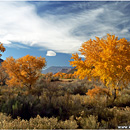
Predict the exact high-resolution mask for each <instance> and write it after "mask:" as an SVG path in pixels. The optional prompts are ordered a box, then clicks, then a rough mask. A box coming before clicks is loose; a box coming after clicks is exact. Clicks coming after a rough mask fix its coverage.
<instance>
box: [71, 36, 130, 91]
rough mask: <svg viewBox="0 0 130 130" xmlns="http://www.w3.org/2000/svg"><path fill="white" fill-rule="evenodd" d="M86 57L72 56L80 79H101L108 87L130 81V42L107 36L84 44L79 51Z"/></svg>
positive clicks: (73, 64) (72, 62)
mask: <svg viewBox="0 0 130 130" xmlns="http://www.w3.org/2000/svg"><path fill="white" fill-rule="evenodd" d="M79 51H80V52H81V54H82V55H84V57H85V58H84V60H82V59H81V58H80V57H79V55H78V54H77V53H76V54H72V59H73V60H74V61H70V64H71V65H72V66H73V67H74V66H76V69H77V72H75V74H76V75H78V76H79V78H80V79H83V78H85V77H86V76H87V77H88V78H90V79H91V78H92V77H99V78H100V79H101V80H102V81H103V83H105V84H106V86H109V85H111V86H112V87H114V88H115V86H119V82H120V85H122V86H124V85H127V84H128V82H129V81H130V73H129V72H130V42H128V41H127V40H126V39H125V38H122V39H118V37H115V35H110V34H107V37H106V38H101V39H100V38H99V37H96V40H91V39H90V40H88V41H87V42H84V43H83V44H82V46H81V48H80V50H79Z"/></svg>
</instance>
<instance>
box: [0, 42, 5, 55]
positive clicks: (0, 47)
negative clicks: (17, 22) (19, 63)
mask: <svg viewBox="0 0 130 130" xmlns="http://www.w3.org/2000/svg"><path fill="white" fill-rule="evenodd" d="M0 51H1V52H4V51H5V47H4V46H3V44H2V43H0ZM1 56H2V54H0V57H1Z"/></svg>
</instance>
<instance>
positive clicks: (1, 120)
mask: <svg viewBox="0 0 130 130" xmlns="http://www.w3.org/2000/svg"><path fill="white" fill-rule="evenodd" d="M77 127H78V125H77V122H76V120H74V118H73V117H71V118H70V119H69V120H65V121H58V119H57V118H54V117H51V118H47V117H43V118H41V117H40V116H39V115H37V117H36V118H30V120H29V121H28V120H23V119H22V120H21V119H20V117H17V119H12V118H11V117H10V116H6V115H5V114H3V113H0V128H1V129H59V128H64V129H71V128H73V129H76V128H77Z"/></svg>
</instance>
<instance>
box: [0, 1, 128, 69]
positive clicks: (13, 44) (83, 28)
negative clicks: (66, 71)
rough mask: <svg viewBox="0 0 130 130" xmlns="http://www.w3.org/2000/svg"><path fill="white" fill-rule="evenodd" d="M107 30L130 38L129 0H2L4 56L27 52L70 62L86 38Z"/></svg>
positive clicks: (59, 63) (64, 63)
mask: <svg viewBox="0 0 130 130" xmlns="http://www.w3.org/2000/svg"><path fill="white" fill-rule="evenodd" d="M107 33H110V34H115V35H116V36H118V37H119V38H123V37H125V38H126V39H127V40H130V1H125V2H124V1H111V2H110V1H109V2H108V1H99V2H97V1H20V2H18V1H15V2H14V1H0V42H1V43H3V45H4V46H5V48H6V51H5V52H4V53H2V57H1V58H2V59H4V60H5V59H6V58H7V57H10V56H13V57H14V58H16V59H17V58H20V57H23V56H25V55H27V54H29V55H33V56H38V57H39V56H42V57H45V58H46V62H47V66H46V68H48V67H50V66H69V60H71V59H70V58H71V56H72V53H76V52H77V53H79V51H78V50H79V48H80V46H81V45H82V43H84V42H85V41H87V40H89V39H90V38H91V39H95V36H98V37H100V38H101V37H103V36H106V34H107Z"/></svg>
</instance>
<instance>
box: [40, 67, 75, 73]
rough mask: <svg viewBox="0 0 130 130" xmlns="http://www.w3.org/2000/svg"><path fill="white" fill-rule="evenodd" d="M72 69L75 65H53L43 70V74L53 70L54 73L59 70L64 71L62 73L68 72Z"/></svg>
mask: <svg viewBox="0 0 130 130" xmlns="http://www.w3.org/2000/svg"><path fill="white" fill-rule="evenodd" d="M71 69H73V67H71V66H70V67H69V66H51V67H49V68H47V69H45V70H42V73H43V74H46V73H49V72H52V73H53V74H55V73H57V72H62V73H67V72H68V71H70V70H71Z"/></svg>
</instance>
